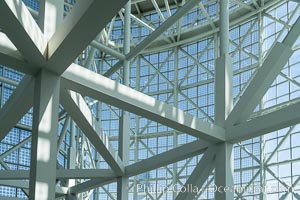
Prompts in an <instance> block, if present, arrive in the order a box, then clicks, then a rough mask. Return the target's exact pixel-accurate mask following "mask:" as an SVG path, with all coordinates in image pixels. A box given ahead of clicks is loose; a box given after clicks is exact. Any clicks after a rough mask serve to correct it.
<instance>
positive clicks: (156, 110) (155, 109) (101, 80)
mask: <svg viewBox="0 0 300 200" xmlns="http://www.w3.org/2000/svg"><path fill="white" fill-rule="evenodd" d="M62 84H63V85H64V87H66V88H68V89H71V90H74V91H77V92H79V93H81V94H82V95H85V96H89V97H91V98H94V99H97V100H100V101H102V102H105V103H108V104H110V105H113V106H116V107H119V108H121V109H124V110H127V111H129V112H132V113H135V114H137V115H140V116H143V117H146V118H148V119H151V120H153V121H157V122H159V123H161V124H163V125H166V126H168V127H171V128H173V129H175V130H178V131H182V132H183V133H187V134H190V135H193V136H195V137H198V138H201V139H204V140H208V141H214V142H216V141H224V139H225V134H224V129H223V128H221V127H219V126H216V125H214V124H211V123H208V122H206V121H204V120H200V119H198V118H197V117H195V116H192V115H189V114H187V113H186V112H184V111H182V110H180V109H177V108H175V107H172V106H170V105H168V104H166V103H164V102H161V101H158V100H156V99H154V98H152V97H149V96H147V95H145V94H143V93H141V92H138V91H136V90H133V89H131V88H129V87H127V86H124V85H122V84H119V83H116V82H115V81H113V80H111V79H108V78H106V77H104V76H102V75H99V74H95V73H93V72H91V71H90V70H88V69H84V68H82V67H80V66H78V65H76V64H72V65H71V66H70V67H69V68H68V69H67V71H66V72H65V73H64V74H63V79H62Z"/></svg>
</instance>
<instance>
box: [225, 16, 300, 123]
mask: <svg viewBox="0 0 300 200" xmlns="http://www.w3.org/2000/svg"><path fill="white" fill-rule="evenodd" d="M299 33H300V17H299V18H298V19H297V21H296V22H295V24H294V25H293V27H292V29H291V30H290V31H289V33H288V34H287V36H286V37H285V39H284V41H283V43H279V42H277V43H276V44H275V46H274V47H273V48H272V49H271V51H270V53H269V55H268V56H267V58H266V59H265V61H264V62H263V64H262V66H261V67H260V68H259V69H258V70H257V72H256V74H255V75H254V77H253V78H252V79H251V82H250V83H249V85H248V87H247V88H246V90H245V92H244V94H243V95H242V96H241V97H240V99H239V101H238V102H237V104H236V105H235V107H234V108H233V110H232V112H231V113H230V114H229V116H228V119H227V120H226V122H225V123H226V125H227V126H230V125H235V124H238V123H242V122H244V121H246V120H247V119H248V118H249V116H250V115H251V113H252V112H253V110H254V109H255V107H256V106H257V105H258V103H259V101H260V100H261V99H262V98H263V96H264V94H265V93H266V92H267V90H268V89H269V87H270V86H271V84H272V83H273V82H274V80H275V79H276V77H277V76H278V74H279V73H280V71H281V70H282V68H283V66H284V65H285V64H286V63H287V61H288V60H289V58H290V57H291V55H292V54H293V50H292V46H293V44H294V43H295V41H296V40H297V39H298V36H299Z"/></svg>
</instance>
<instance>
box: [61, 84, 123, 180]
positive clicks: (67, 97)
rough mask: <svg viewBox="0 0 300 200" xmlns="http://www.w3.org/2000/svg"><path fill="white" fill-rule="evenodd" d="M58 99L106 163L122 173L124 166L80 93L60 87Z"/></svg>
mask: <svg viewBox="0 0 300 200" xmlns="http://www.w3.org/2000/svg"><path fill="white" fill-rule="evenodd" d="M60 101H61V104H62V105H63V107H64V108H65V109H66V111H67V112H68V113H69V115H70V116H71V117H72V119H73V120H74V121H75V122H76V124H77V125H78V126H79V128H80V129H81V130H82V131H83V132H84V134H85V135H86V136H87V138H88V139H89V140H90V142H91V143H92V144H93V145H94V147H95V149H97V151H98V152H99V153H100V154H101V155H102V157H103V158H104V160H105V161H106V162H107V163H108V165H109V166H110V167H111V168H112V169H113V170H114V171H115V172H116V174H118V175H122V174H124V166H123V163H122V161H121V159H120V157H119V156H118V154H117V153H116V152H115V150H114V149H113V147H112V145H111V144H110V142H109V139H108V137H107V136H106V135H105V133H104V132H103V131H102V130H101V129H100V127H99V125H98V122H97V120H96V119H95V117H94V116H93V114H92V112H91V110H90V108H89V107H88V105H87V104H86V102H85V100H84V99H83V97H82V96H81V95H80V94H77V93H75V92H72V91H70V92H68V91H66V90H65V89H63V88H62V91H61V99H60Z"/></svg>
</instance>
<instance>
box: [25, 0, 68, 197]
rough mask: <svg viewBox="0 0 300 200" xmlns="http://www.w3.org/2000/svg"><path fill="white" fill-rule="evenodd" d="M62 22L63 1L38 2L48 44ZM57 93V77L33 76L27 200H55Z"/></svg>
mask: <svg viewBox="0 0 300 200" xmlns="http://www.w3.org/2000/svg"><path fill="white" fill-rule="evenodd" d="M54 16H55V19H54ZM62 20H63V1H57V0H41V1H40V5H39V25H40V28H41V29H42V30H43V32H44V35H45V36H46V38H47V39H48V40H49V39H50V37H51V36H52V35H53V33H54V32H55V30H56V28H57V27H58V25H59V24H60V23H61V22H62ZM59 90H60V77H59V76H57V75H55V74H53V73H51V72H49V71H47V70H41V71H40V72H39V73H38V74H37V75H36V78H35V88H34V101H33V125H32V142H31V159H30V181H29V199H31V200H33V199H39V200H46V199H49V200H52V199H55V185H56V158H57V135H58V109H59Z"/></svg>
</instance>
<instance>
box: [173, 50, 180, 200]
mask: <svg viewBox="0 0 300 200" xmlns="http://www.w3.org/2000/svg"><path fill="white" fill-rule="evenodd" d="M178 57H179V56H178V47H175V49H174V88H173V90H174V91H173V92H174V106H175V107H176V108H178V63H179V61H178ZM173 145H174V148H176V147H177V146H178V136H177V132H176V131H175V132H174V135H173ZM177 169H178V165H177V163H174V164H173V184H174V185H177V181H178V180H177V179H178V177H177ZM177 189H178V188H176V190H177ZM176 190H174V191H173V199H175V198H176V196H177V192H176Z"/></svg>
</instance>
